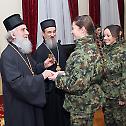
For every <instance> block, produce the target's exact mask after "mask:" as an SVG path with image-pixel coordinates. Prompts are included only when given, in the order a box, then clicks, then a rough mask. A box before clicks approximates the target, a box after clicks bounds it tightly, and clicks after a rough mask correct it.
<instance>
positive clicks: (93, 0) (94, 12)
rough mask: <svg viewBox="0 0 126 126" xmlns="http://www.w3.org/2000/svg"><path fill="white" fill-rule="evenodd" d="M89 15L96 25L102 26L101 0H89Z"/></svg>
mask: <svg viewBox="0 0 126 126" xmlns="http://www.w3.org/2000/svg"><path fill="white" fill-rule="evenodd" d="M89 14H90V16H91V17H92V20H93V22H94V24H95V25H97V24H98V25H100V0H89Z"/></svg>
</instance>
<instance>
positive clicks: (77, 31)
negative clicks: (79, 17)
mask: <svg viewBox="0 0 126 126" xmlns="http://www.w3.org/2000/svg"><path fill="white" fill-rule="evenodd" d="M72 34H73V36H74V39H75V40H76V39H79V38H82V37H84V31H83V28H79V26H77V25H76V24H75V22H73V24H72Z"/></svg>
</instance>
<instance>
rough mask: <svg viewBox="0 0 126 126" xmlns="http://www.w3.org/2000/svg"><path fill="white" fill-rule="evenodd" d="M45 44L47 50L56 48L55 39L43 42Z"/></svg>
mask: <svg viewBox="0 0 126 126" xmlns="http://www.w3.org/2000/svg"><path fill="white" fill-rule="evenodd" d="M45 44H46V46H47V47H48V48H49V49H54V48H56V47H57V42H56V39H55V38H53V39H48V40H45Z"/></svg>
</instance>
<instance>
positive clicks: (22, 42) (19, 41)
mask: <svg viewBox="0 0 126 126" xmlns="http://www.w3.org/2000/svg"><path fill="white" fill-rule="evenodd" d="M14 44H15V45H16V46H17V47H18V49H19V50H20V51H21V52H22V53H24V54H29V53H31V52H32V43H31V42H30V40H29V39H28V40H26V39H24V38H16V40H15V42H14Z"/></svg>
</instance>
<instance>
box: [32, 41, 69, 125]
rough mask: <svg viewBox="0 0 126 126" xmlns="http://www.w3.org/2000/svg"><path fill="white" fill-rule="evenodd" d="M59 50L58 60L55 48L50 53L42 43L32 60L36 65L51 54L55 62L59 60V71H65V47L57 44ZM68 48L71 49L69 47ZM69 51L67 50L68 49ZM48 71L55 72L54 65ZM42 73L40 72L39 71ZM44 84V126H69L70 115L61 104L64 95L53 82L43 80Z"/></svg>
mask: <svg viewBox="0 0 126 126" xmlns="http://www.w3.org/2000/svg"><path fill="white" fill-rule="evenodd" d="M57 46H58V50H59V58H58V51H57V48H55V49H51V51H50V50H49V49H48V48H47V47H46V45H45V44H44V43H42V44H41V45H40V46H39V47H38V49H37V51H36V52H35V53H34V54H33V57H34V59H35V60H36V61H37V63H42V62H44V61H45V60H46V59H47V58H48V55H49V54H50V53H53V55H54V56H55V58H56V60H57V61H58V60H59V65H60V67H61V70H64V69H65V65H66V60H67V58H68V53H66V46H64V47H65V48H64V47H63V46H62V45H61V44H59V43H58V44H57ZM69 47H71V46H70V45H69ZM68 50H69V49H68ZM48 69H50V70H53V71H56V64H55V65H53V66H51V67H50V68H48ZM40 72H42V71H40ZM45 82H46V86H45V87H46V97H47V103H46V106H45V108H44V122H45V126H69V125H70V114H69V113H68V112H67V111H66V110H64V108H63V102H64V96H65V93H64V92H63V91H62V90H60V89H57V88H56V87H55V83H54V81H50V80H45Z"/></svg>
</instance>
